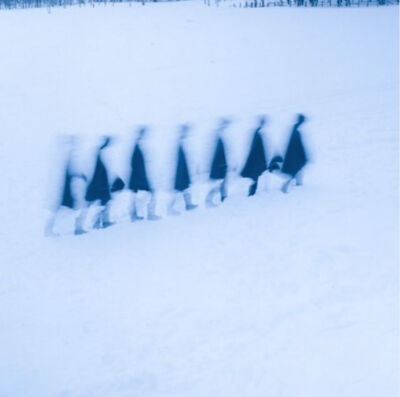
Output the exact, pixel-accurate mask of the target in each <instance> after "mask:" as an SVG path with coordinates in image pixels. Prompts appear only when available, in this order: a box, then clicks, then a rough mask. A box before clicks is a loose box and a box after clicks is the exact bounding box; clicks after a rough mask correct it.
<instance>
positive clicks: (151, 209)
mask: <svg viewBox="0 0 400 397" xmlns="http://www.w3.org/2000/svg"><path fill="white" fill-rule="evenodd" d="M149 193H150V194H151V197H150V201H149V203H148V205H147V219H148V220H149V221H158V220H159V219H161V216H158V215H156V213H155V209H156V196H155V194H154V192H149Z"/></svg>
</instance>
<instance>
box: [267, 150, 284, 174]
mask: <svg viewBox="0 0 400 397" xmlns="http://www.w3.org/2000/svg"><path fill="white" fill-rule="evenodd" d="M282 163H283V158H282V156H281V155H279V154H277V155H276V156H274V157H272V160H271V161H270V163H269V165H268V171H269V172H271V173H272V172H274V171H279V170H280V169H281V164H282Z"/></svg>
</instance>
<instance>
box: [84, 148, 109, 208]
mask: <svg viewBox="0 0 400 397" xmlns="http://www.w3.org/2000/svg"><path fill="white" fill-rule="evenodd" d="M85 200H86V201H89V202H93V201H96V200H100V201H101V205H106V204H107V203H108V202H109V201H110V200H111V194H110V184H109V182H108V174H107V169H106V167H105V165H104V163H103V161H102V159H101V155H100V152H99V154H98V155H97V160H96V167H95V169H94V173H93V177H92V180H91V181H90V183H89V185H88V188H87V190H86V195H85Z"/></svg>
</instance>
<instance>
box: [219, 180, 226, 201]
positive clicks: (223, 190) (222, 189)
mask: <svg viewBox="0 0 400 397" xmlns="http://www.w3.org/2000/svg"><path fill="white" fill-rule="evenodd" d="M219 191H220V194H221V202H224V200H225V199H226V196H227V193H226V178H224V179H223V180H222V182H221V185H220V187H219Z"/></svg>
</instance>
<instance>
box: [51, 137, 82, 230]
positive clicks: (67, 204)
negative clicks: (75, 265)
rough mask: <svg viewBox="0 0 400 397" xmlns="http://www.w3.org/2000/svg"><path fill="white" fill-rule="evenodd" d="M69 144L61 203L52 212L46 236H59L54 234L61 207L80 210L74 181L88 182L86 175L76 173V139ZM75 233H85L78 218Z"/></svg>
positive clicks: (71, 138) (70, 140) (72, 138)
mask: <svg viewBox="0 0 400 397" xmlns="http://www.w3.org/2000/svg"><path fill="white" fill-rule="evenodd" d="M68 144H69V145H70V148H69V154H68V160H67V164H66V166H65V171H64V175H63V184H62V190H61V195H60V196H61V197H60V200H59V202H58V203H57V204H56V206H55V208H54V209H53V211H52V214H51V216H50V218H49V220H48V222H47V224H46V228H45V235H46V236H56V235H57V234H56V233H54V225H55V223H56V220H57V215H58V213H59V211H60V209H61V207H64V208H69V209H71V210H75V209H77V208H79V206H80V205H79V201H80V200H79V198H78V197H76V196H75V192H74V189H73V182H74V179H76V178H77V179H81V180H82V181H85V182H86V176H85V175H84V174H79V173H77V172H75V171H74V166H73V152H74V150H75V138H74V137H72V136H71V137H69V142H68ZM74 233H75V234H76V235H79V234H83V233H85V231H84V230H83V228H82V223H81V219H80V217H79V216H78V217H77V218H76V219H75V230H74Z"/></svg>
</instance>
